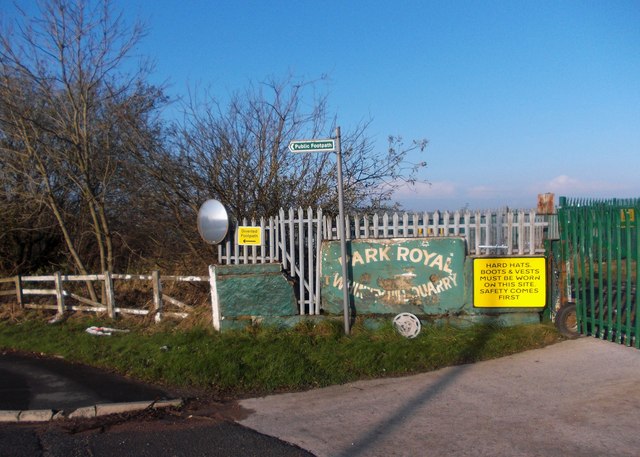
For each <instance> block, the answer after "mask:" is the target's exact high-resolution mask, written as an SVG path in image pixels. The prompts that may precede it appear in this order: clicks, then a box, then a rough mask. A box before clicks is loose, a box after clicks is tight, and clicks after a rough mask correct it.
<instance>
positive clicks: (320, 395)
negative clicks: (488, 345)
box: [240, 338, 640, 457]
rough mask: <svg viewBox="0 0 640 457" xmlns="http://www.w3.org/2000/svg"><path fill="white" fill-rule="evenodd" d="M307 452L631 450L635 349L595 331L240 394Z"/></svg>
mask: <svg viewBox="0 0 640 457" xmlns="http://www.w3.org/2000/svg"><path fill="white" fill-rule="evenodd" d="M241 406H242V407H244V408H246V409H248V410H250V411H251V412H250V414H249V416H248V417H247V418H246V419H244V420H241V421H240V423H241V424H242V425H244V426H247V427H250V428H253V429H254V430H256V431H258V432H260V433H264V434H267V435H271V436H275V437H278V438H280V439H282V440H284V441H287V442H290V443H293V444H296V445H298V446H300V447H302V448H303V449H306V450H308V451H310V452H311V453H313V454H315V455H317V456H332V457H336V456H444V455H450V456H544V457H550V456H580V457H585V456H634V457H635V456H637V455H640V430H639V429H638V424H640V351H639V350H637V349H632V348H627V347H625V346H621V345H618V344H614V343H609V342H604V341H601V340H597V339H595V338H580V339H577V340H572V341H564V342H562V343H559V344H555V345H553V346H549V347H546V348H544V349H539V350H534V351H528V352H525V353H521V354H516V355H513V356H510V357H505V358H501V359H497V360H491V361H487V362H481V363H476V364H473V365H463V366H458V367H451V368H446V369H442V370H439V371H436V372H431V373H426V374H421V375H417V376H410V377H405V378H393V379H383V380H372V381H363V382H356V383H352V384H347V385H343V386H334V387H329V388H325V389H318V390H312V391H309V392H302V393H292V394H283V395H273V396H268V397H263V398H253V399H247V400H243V401H241Z"/></svg>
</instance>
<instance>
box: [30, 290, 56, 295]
mask: <svg viewBox="0 0 640 457" xmlns="http://www.w3.org/2000/svg"><path fill="white" fill-rule="evenodd" d="M56 293H57V291H56V289H23V290H22V294H23V295H55V294H56Z"/></svg>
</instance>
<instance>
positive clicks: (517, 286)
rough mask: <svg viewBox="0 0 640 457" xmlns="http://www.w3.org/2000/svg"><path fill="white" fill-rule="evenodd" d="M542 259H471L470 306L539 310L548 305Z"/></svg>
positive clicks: (544, 269) (543, 261) (543, 259)
mask: <svg viewBox="0 0 640 457" xmlns="http://www.w3.org/2000/svg"><path fill="white" fill-rule="evenodd" d="M546 278H547V274H546V260H545V258H544V257H502V258H476V259H473V306H475V307H477V308H542V307H544V306H545V305H546V303H547V289H546V284H547V279H546Z"/></svg>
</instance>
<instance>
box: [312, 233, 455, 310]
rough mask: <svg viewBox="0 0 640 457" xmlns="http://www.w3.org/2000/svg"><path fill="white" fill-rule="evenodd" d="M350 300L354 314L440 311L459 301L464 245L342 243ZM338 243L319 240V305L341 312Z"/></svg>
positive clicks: (440, 241) (436, 241)
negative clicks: (320, 296) (350, 279)
mask: <svg viewBox="0 0 640 457" xmlns="http://www.w3.org/2000/svg"><path fill="white" fill-rule="evenodd" d="M347 243H348V247H347V252H348V257H347V259H348V260H347V262H348V267H349V269H350V272H351V273H350V275H349V276H350V277H351V278H352V284H351V289H350V290H351V303H352V304H353V305H354V306H355V309H356V313H357V314H360V315H362V314H398V313H401V312H410V313H414V314H444V313H448V312H450V311H456V310H459V309H461V308H462V307H463V304H464V259H465V244H464V240H463V239H460V238H411V239H406V238H403V239H359V240H351V241H348V242H347ZM340 260H341V257H340V243H339V242H337V241H324V242H323V243H322V273H321V274H322V303H323V307H324V310H325V311H326V312H328V313H333V314H340V313H341V312H342V306H343V305H342V293H343V292H342V288H343V286H344V284H343V279H342V264H341V261H340Z"/></svg>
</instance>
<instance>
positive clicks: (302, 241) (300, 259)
mask: <svg viewBox="0 0 640 457" xmlns="http://www.w3.org/2000/svg"><path fill="white" fill-rule="evenodd" d="M303 219H304V211H303V209H302V208H301V207H300V208H298V221H297V222H298V224H297V225H298V269H299V272H298V278H299V281H298V284H299V294H300V295H299V296H300V306H299V309H300V315H304V314H306V312H305V306H304V305H305V293H304V271H305V266H304V244H305V239H304V220H303Z"/></svg>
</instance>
